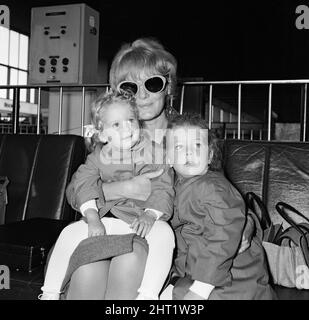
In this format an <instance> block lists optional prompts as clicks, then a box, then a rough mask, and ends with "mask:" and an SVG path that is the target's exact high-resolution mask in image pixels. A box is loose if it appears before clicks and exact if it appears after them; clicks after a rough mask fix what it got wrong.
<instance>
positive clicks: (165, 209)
mask: <svg viewBox="0 0 309 320" xmlns="http://www.w3.org/2000/svg"><path fill="white" fill-rule="evenodd" d="M161 168H162V169H164V171H163V173H162V174H161V175H160V176H159V177H157V178H153V179H151V194H150V196H149V197H148V199H147V200H146V202H145V208H149V209H155V210H158V211H160V212H162V213H163V215H162V216H161V217H160V220H164V221H167V220H169V219H170V218H171V217H172V215H173V206H174V196H175V190H174V169H172V168H170V167H169V166H167V165H161V166H158V168H156V170H160V169H161Z"/></svg>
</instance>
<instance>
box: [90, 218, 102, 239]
mask: <svg viewBox="0 0 309 320" xmlns="http://www.w3.org/2000/svg"><path fill="white" fill-rule="evenodd" d="M105 234H106V230H105V227H104V224H103V223H102V222H101V221H98V222H95V223H93V222H92V223H88V237H89V238H90V237H95V236H103V235H105Z"/></svg>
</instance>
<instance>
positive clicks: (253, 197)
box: [245, 192, 272, 230]
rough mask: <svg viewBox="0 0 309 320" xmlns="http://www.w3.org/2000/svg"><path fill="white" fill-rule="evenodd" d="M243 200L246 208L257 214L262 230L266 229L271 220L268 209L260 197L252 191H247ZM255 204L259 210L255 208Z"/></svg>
mask: <svg viewBox="0 0 309 320" xmlns="http://www.w3.org/2000/svg"><path fill="white" fill-rule="evenodd" d="M245 202H246V204H247V206H248V208H249V209H250V210H251V211H253V212H254V213H255V214H256V215H257V216H258V218H259V220H260V224H261V227H262V230H266V229H268V228H269V227H270V226H271V225H272V222H271V219H270V216H269V213H268V210H267V208H266V206H265V204H264V202H263V201H262V200H261V198H260V197H259V196H258V195H257V194H256V193H254V192H247V193H246V194H245ZM255 204H256V205H257V206H258V208H259V212H257V210H256V209H255Z"/></svg>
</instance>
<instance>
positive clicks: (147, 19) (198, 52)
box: [1, 0, 309, 80]
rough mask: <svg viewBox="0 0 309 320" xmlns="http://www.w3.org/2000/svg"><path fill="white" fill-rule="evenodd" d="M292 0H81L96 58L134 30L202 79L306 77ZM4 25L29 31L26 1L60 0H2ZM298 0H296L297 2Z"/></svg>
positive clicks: (304, 37)
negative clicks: (89, 17)
mask: <svg viewBox="0 0 309 320" xmlns="http://www.w3.org/2000/svg"><path fill="white" fill-rule="evenodd" d="M297 2H298V1H297V0H293V1H291V0H272V1H262V0H260V1H246V2H245V1H238V0H234V1H228V0H226V1H219V0H217V1H211V0H204V1H196V0H190V1H186V2H185V1H178V2H177V1H175V0H165V1H163V0H150V1H149V0H144V1H141V0H135V1H133V0H127V1H123V0H121V1H120V0H117V1H116V0H102V1H94V0H86V1H83V3H86V4H87V5H89V6H90V7H92V8H93V9H95V10H97V11H99V13H100V52H99V56H100V57H101V58H106V59H111V58H112V57H113V55H114V54H115V52H116V51H117V50H118V48H119V47H120V45H121V44H122V43H124V42H128V41H133V40H134V39H136V38H138V37H141V36H152V37H155V38H157V39H159V40H160V41H161V42H162V43H163V44H164V45H165V47H166V48H167V49H168V50H170V51H171V52H172V53H173V54H174V55H175V56H176V57H177V59H178V62H179V73H180V76H183V77H203V78H204V79H207V80H241V79H275V78H278V79H282V78H295V77H296V78H304V77H305V78H309V68H306V66H308V61H307V60H308V59H307V52H308V49H309V30H308V31H305V32H302V31H304V30H302V31H300V30H297V29H296V27H295V18H296V15H295V8H296V6H297ZM1 3H2V4H7V5H8V6H9V7H10V10H11V26H12V28H15V29H16V30H17V31H21V32H25V33H28V34H29V33H30V12H31V8H32V7H37V6H49V5H58V4H61V5H63V4H72V3H78V1H76V0H75V1H73V0H66V1H59V0H30V1H20V0H19V1H18V0H7V1H6V0H2V1H1ZM300 3H302V2H301V1H300Z"/></svg>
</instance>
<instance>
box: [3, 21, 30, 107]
mask: <svg viewBox="0 0 309 320" xmlns="http://www.w3.org/2000/svg"><path fill="white" fill-rule="evenodd" d="M28 52H29V37H28V36H26V35H24V34H21V33H18V32H16V31H13V30H9V29H7V28H4V27H1V26H0V85H26V84H27V81H28ZM8 91H9V92H8ZM0 98H7V99H13V90H7V89H2V90H0ZM20 101H22V102H31V103H34V102H35V93H34V89H21V90H20Z"/></svg>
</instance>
